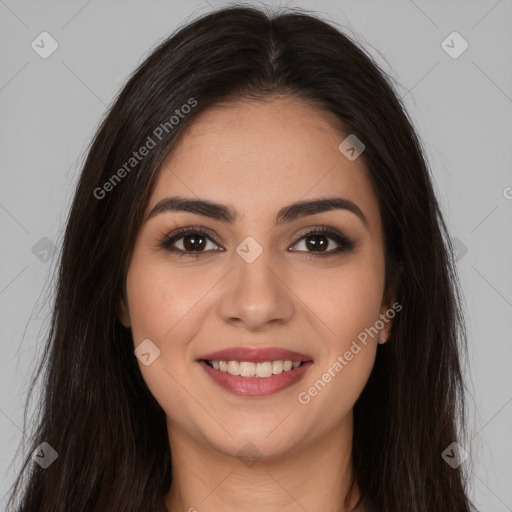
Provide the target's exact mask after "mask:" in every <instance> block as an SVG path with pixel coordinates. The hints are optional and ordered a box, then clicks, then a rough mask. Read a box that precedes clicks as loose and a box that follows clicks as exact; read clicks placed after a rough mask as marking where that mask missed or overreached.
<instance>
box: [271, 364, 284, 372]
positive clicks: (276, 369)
mask: <svg viewBox="0 0 512 512" xmlns="http://www.w3.org/2000/svg"><path fill="white" fill-rule="evenodd" d="M272 373H273V374H274V375H279V374H280V373H283V361H274V362H273V363H272Z"/></svg>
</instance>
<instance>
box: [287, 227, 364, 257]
mask: <svg viewBox="0 0 512 512" xmlns="http://www.w3.org/2000/svg"><path fill="white" fill-rule="evenodd" d="M303 241H304V242H303ZM333 242H334V243H333ZM300 243H303V244H304V247H305V249H300V250H297V249H295V250H294V251H293V252H307V253H311V254H312V255H314V256H323V255H325V256H328V255H331V254H334V253H340V252H344V251H348V250H351V249H353V248H354V247H355V245H356V244H355V243H354V242H353V241H352V240H350V239H349V238H347V237H346V236H345V235H342V234H341V233H338V232H337V231H333V230H332V229H330V228H322V229H314V230H311V231H308V232H307V233H304V234H303V235H302V236H301V238H300V240H299V242H298V243H297V244H296V245H295V246H294V247H297V245H299V244H300ZM333 245H334V247H333ZM336 245H337V247H336ZM315 253H316V254H315Z"/></svg>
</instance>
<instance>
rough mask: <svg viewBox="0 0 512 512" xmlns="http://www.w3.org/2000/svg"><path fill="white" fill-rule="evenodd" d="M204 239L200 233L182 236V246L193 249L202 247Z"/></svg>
mask: <svg viewBox="0 0 512 512" xmlns="http://www.w3.org/2000/svg"><path fill="white" fill-rule="evenodd" d="M204 242H205V239H204V237H203V236H201V235H187V236H185V237H184V238H183V246H184V247H185V249H187V250H188V249H190V250H193V251H194V250H195V251H197V250H198V249H199V250H200V249H204Z"/></svg>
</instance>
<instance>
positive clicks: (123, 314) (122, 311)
mask: <svg viewBox="0 0 512 512" xmlns="http://www.w3.org/2000/svg"><path fill="white" fill-rule="evenodd" d="M117 310H118V311H117V316H118V318H119V321H120V322H121V324H122V325H124V327H126V328H127V329H129V328H130V327H131V326H132V323H131V320H130V312H129V309H128V306H127V304H126V299H125V298H124V297H123V298H122V299H121V300H120V301H119V303H118V307H117Z"/></svg>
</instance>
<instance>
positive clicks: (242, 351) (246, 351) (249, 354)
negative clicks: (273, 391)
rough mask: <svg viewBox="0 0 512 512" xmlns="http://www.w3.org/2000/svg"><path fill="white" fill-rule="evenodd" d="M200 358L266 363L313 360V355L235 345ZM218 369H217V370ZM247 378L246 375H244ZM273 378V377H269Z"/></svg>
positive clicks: (272, 348) (271, 348) (281, 349)
mask: <svg viewBox="0 0 512 512" xmlns="http://www.w3.org/2000/svg"><path fill="white" fill-rule="evenodd" d="M198 360H199V361H200V360H206V361H238V362H240V361H248V362H252V363H264V362H265V361H286V360H288V361H292V362H295V361H304V362H307V361H311V360H312V359H311V357H310V356H308V355H306V354H301V353H299V352H295V351H293V350H286V349H284V348H277V347H266V348H255V347H233V348H225V349H223V350H218V351H216V352H211V353H209V354H206V355H204V356H200V357H199V358H198ZM215 371H217V370H215ZM242 378H244V379H245V378H246V377H242ZM269 378H271V377H269Z"/></svg>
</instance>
